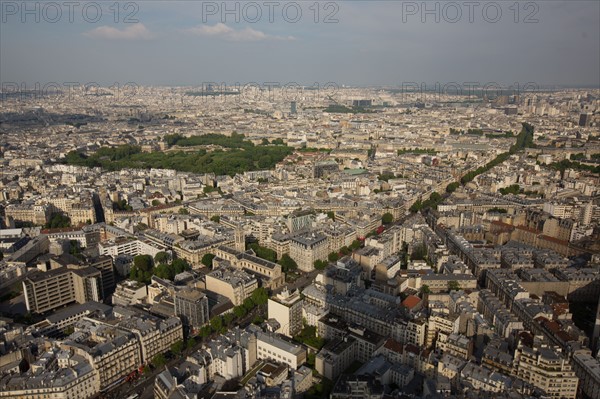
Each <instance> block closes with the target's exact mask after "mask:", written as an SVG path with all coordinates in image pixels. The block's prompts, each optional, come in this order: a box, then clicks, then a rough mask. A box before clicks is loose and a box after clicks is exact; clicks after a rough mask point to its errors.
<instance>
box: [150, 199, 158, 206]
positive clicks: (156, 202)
mask: <svg viewBox="0 0 600 399" xmlns="http://www.w3.org/2000/svg"><path fill="white" fill-rule="evenodd" d="M159 205H160V201H159V200H156V199H155V200H152V206H159Z"/></svg>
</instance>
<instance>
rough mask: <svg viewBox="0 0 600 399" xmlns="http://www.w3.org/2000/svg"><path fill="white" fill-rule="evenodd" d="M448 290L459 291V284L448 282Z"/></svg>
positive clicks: (454, 281) (453, 281)
mask: <svg viewBox="0 0 600 399" xmlns="http://www.w3.org/2000/svg"><path fill="white" fill-rule="evenodd" d="M448 290H449V291H459V290H460V284H459V283H458V281H456V280H452V281H448Z"/></svg>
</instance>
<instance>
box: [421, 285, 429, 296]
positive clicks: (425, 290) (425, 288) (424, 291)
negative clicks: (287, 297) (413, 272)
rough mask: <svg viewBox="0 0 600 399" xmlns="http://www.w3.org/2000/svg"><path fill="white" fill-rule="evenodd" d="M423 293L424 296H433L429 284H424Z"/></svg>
mask: <svg viewBox="0 0 600 399" xmlns="http://www.w3.org/2000/svg"><path fill="white" fill-rule="evenodd" d="M421 293H422V294H431V290H430V289H429V286H428V285H427V284H423V285H422V286H421Z"/></svg>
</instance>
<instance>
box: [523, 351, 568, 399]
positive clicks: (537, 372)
mask: <svg viewBox="0 0 600 399" xmlns="http://www.w3.org/2000/svg"><path fill="white" fill-rule="evenodd" d="M515 374H516V375H517V377H519V378H521V379H522V380H524V381H526V382H529V383H530V384H532V385H534V386H536V387H539V388H540V389H542V390H543V391H544V392H545V393H546V394H547V395H548V396H549V397H551V398H557V399H559V398H565V399H575V398H576V397H577V384H578V382H579V378H577V376H576V375H575V371H573V370H572V368H571V364H570V363H569V361H568V359H566V358H565V357H563V356H562V355H561V354H560V353H558V352H556V351H555V350H554V349H551V348H549V347H544V346H539V347H534V348H530V347H527V346H521V347H520V348H518V349H517V350H516V351H515Z"/></svg>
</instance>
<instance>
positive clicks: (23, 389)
mask: <svg viewBox="0 0 600 399" xmlns="http://www.w3.org/2000/svg"><path fill="white" fill-rule="evenodd" d="M52 364H55V365H56V366H55V367H48V366H49V365H52ZM99 391H100V380H99V375H98V373H97V370H95V369H94V368H93V367H92V365H91V364H90V363H89V362H88V361H87V360H86V359H85V358H84V357H82V356H80V355H77V354H71V353H69V352H66V351H59V350H57V349H56V348H53V349H52V350H50V351H48V352H46V353H44V354H43V355H42V356H40V358H39V359H38V360H37V361H36V362H34V363H32V364H31V368H30V370H28V371H27V373H24V374H7V375H4V376H3V377H2V378H0V398H11V399H16V398H19V399H38V398H45V399H74V398H81V399H87V398H92V397H94V396H96V395H97V394H98V392H99Z"/></svg>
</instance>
